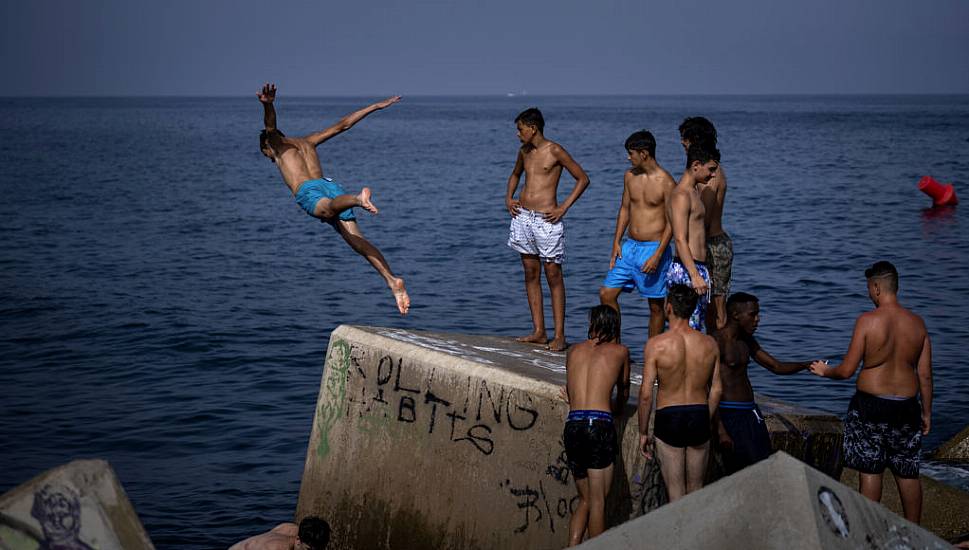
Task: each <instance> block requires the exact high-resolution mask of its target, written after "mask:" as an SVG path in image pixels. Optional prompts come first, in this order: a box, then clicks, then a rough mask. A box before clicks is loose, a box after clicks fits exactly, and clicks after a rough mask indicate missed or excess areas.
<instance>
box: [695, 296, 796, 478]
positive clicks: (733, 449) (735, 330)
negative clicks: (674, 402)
mask: <svg viewBox="0 0 969 550" xmlns="http://www.w3.org/2000/svg"><path fill="white" fill-rule="evenodd" d="M758 324H760V304H759V303H758V302H757V297H756V296H754V295H752V294H747V293H745V292H738V293H736V294H733V295H731V296H730V299H728V300H727V324H726V325H725V326H724V327H723V328H722V329H720V330H717V331H715V332H714V333H713V336H714V338H716V340H717V345H718V346H719V347H720V381H721V383H722V385H723V393H722V394H721V400H720V406H719V408H718V410H717V417H718V431H719V434H720V438H719V443H720V449H721V451H722V452H723V463H724V467H725V469H726V471H727V475H730V474H732V473H734V472H737V471H740V470H742V469H744V468H746V467H747V466H750V465H751V464H754V463H756V462H759V461H761V460H763V459H765V458H767V457H768V456H770V454H771V451H772V450H773V449H772V447H771V442H770V434H768V433H767V424H766V423H765V422H764V417H763V416H762V415H761V414H760V408H759V407H757V403H755V402H754V388H753V387H752V386H751V385H750V377H749V376H747V366H748V365H749V364H750V360H751V359H753V360H754V361H756V362H757V364H758V365H760V366H762V367H764V368H765V369H767V370H769V371H771V372H772V373H774V374H794V373H795V372H800V371H802V370H804V369H806V368H808V367H809V366H810V365H811V363H810V361H806V362H800V363H785V362H783V361H778V360H777V359H775V358H774V356H772V355H771V354H769V353H767V350H765V349H764V348H762V347H760V344H759V343H758V342H757V339H756V338H754V332H756V331H757V325H758Z"/></svg>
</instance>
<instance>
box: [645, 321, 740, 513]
mask: <svg viewBox="0 0 969 550" xmlns="http://www.w3.org/2000/svg"><path fill="white" fill-rule="evenodd" d="M666 316H667V318H668V319H669V320H670V328H669V330H668V331H666V332H664V333H663V334H660V335H659V336H656V337H654V338H650V339H649V340H648V341H647V342H646V347H645V350H644V359H643V385H642V386H640V390H639V434H640V435H639V446H640V449H641V452H642V453H643V457H645V458H646V460H652V458H653V450H652V449H653V444H654V443H655V446H656V452H657V454H658V455H659V459H660V469H661V471H662V473H663V480H664V481H665V482H666V487H667V492H668V493H669V497H670V501H671V502H672V501H674V500H678V499H679V498H681V497H683V496H684V495H686V494H688V493H691V492H693V491H696V490H697V489H699V488H700V487H702V485H703V475H704V473H705V472H706V464H707V456H708V453H709V450H710V443H709V441H708V442H706V443H704V444H703V445H701V446H699V447H687V448H686V449H680V448H676V447H672V446H670V445H667V444H665V443H663V442H662V441H660V440H658V439H655V438H654V437H653V434H652V433H651V432H649V431H648V430H649V417H650V416H651V415H652V407H653V383H654V382H657V381H658V387H657V391H656V408H657V409H661V408H663V407H669V406H672V405H692V404H706V405H707V407H708V409H709V411H710V418H711V420H712V418H713V414H714V412H715V411H716V409H717V404H718V403H719V402H720V395H721V382H720V380H721V377H720V350H719V348H718V347H717V343H716V341H715V340H714V339H713V338H711V337H710V336H707V335H705V334H703V333H701V332H698V331H696V330H693V329H692V328H690V323H689V320H688V319H684V318H681V317H678V316H676V315H674V313H673V308H672V306H670V304H669V303H667V304H666ZM687 317H688V316H687Z"/></svg>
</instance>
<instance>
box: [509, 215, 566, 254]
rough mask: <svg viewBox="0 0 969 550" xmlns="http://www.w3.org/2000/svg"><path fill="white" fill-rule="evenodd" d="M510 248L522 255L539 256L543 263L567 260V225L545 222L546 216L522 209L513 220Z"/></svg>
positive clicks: (560, 222)
mask: <svg viewBox="0 0 969 550" xmlns="http://www.w3.org/2000/svg"><path fill="white" fill-rule="evenodd" d="M508 246H510V247H511V248H512V249H513V250H515V251H516V252H518V253H520V254H529V255H533V256H538V257H539V258H540V259H541V260H542V261H543V262H553V263H557V264H560V263H562V261H563V260H565V225H564V224H563V223H562V221H561V220H559V221H558V223H549V222H547V221H545V214H543V213H542V212H535V211H534V210H528V209H526V208H521V209H519V211H518V215H517V216H515V217H513V218H512V219H511V227H510V228H509V231H508Z"/></svg>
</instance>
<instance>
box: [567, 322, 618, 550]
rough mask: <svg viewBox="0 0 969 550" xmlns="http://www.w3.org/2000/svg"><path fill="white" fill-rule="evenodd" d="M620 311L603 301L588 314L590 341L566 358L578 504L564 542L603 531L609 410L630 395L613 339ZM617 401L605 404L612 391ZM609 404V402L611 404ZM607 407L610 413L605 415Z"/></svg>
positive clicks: (611, 453)
mask: <svg viewBox="0 0 969 550" xmlns="http://www.w3.org/2000/svg"><path fill="white" fill-rule="evenodd" d="M618 340H619V313H618V312H617V311H616V310H614V309H612V308H611V307H609V306H606V305H599V306H596V307H594V308H592V311H591V312H590V313H589V339H588V340H586V341H585V342H582V343H581V344H576V345H574V346H572V347H571V348H569V351H568V354H567V355H566V359H565V370H566V373H567V374H566V376H567V386H566V391H567V399H568V402H569V406H570V409H571V410H570V412H569V417H568V421H567V422H566V423H565V431H564V433H563V436H562V437H563V440H564V442H565V452H566V455H567V456H568V461H569V469H570V470H571V471H572V475H573V477H574V478H575V486H576V487H577V488H578V490H579V505H578V507H577V508H576V510H575V512H574V513H573V514H572V519H571V520H570V521H569V546H575V545H577V544H579V543H581V542H582V535H583V533H584V532H585V530H586V527H587V526H588V529H589V538H592V537H594V536H596V535H598V534H600V533H602V531H603V530H605V502H606V495H607V494H608V493H609V487H610V486H611V485H612V473H613V472H612V465H613V462H614V461H615V458H616V453H617V452H618V443H617V441H616V429H615V427H614V425H613V419H612V414H611V413H614V414H616V415H619V414H622V410H623V407H625V405H626V401H627V400H628V399H629V349H628V348H626V346H623V345H622V344H619V343H618ZM613 388H616V400H615V402H613V403H611V404H610V399H611V398H612V389H613ZM610 405H611V406H610ZM610 411H611V413H610Z"/></svg>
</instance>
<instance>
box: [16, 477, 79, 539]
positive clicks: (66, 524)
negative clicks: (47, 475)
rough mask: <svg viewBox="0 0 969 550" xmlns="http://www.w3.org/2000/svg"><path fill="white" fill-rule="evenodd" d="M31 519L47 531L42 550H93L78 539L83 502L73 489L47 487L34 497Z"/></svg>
mask: <svg viewBox="0 0 969 550" xmlns="http://www.w3.org/2000/svg"><path fill="white" fill-rule="evenodd" d="M30 515H31V516H33V517H34V519H36V520H37V522H38V523H40V527H41V529H43V531H44V541H43V542H42V544H41V546H40V548H41V549H42V550H43V549H49V550H55V549H56V550H92V549H91V547H90V546H88V545H87V544H86V543H84V542H83V541H82V540H81V539H80V538H79V537H80V533H81V499H80V495H79V494H78V492H77V491H76V490H75V489H73V488H72V487H68V486H66V485H53V484H48V485H44V486H43V487H42V488H41V489H40V490H39V491H37V492H36V493H34V503H33V505H32V506H31V508H30Z"/></svg>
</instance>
